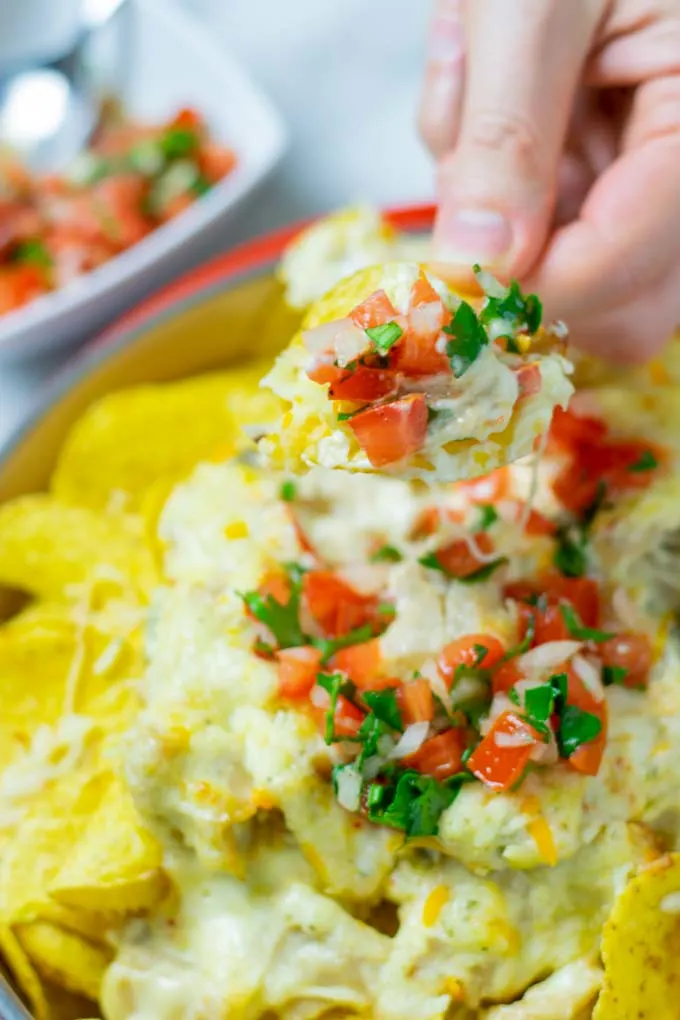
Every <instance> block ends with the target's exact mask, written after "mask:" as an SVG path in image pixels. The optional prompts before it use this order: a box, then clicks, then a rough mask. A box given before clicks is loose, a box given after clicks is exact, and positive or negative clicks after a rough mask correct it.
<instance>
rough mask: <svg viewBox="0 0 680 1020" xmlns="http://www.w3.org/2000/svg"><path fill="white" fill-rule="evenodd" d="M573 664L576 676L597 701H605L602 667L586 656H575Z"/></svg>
mask: <svg viewBox="0 0 680 1020" xmlns="http://www.w3.org/2000/svg"><path fill="white" fill-rule="evenodd" d="M571 664H572V666H573V668H574V672H575V673H576V675H577V676H578V677H579V679H580V680H582V681H583V686H584V687H585V688H586V689H587V690H588V691H589V692H590V694H592V696H593V697H594V699H595V701H604V685H603V683H602V674H601V670H600V667H599V666H596V665H595V663H594V662H593V661H592V659H587V658H586V657H585V656H584V655H575V656H574V658H573V659H572V660H571Z"/></svg>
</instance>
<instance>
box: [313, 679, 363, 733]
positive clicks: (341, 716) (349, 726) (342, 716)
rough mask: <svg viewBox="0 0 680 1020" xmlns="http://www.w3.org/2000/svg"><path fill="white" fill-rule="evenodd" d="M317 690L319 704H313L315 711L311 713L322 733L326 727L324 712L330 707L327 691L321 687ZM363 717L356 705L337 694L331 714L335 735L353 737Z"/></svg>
mask: <svg viewBox="0 0 680 1020" xmlns="http://www.w3.org/2000/svg"><path fill="white" fill-rule="evenodd" d="M317 690H318V691H319V692H320V693H319V697H318V701H319V704H318V705H316V706H315V708H316V711H315V712H313V715H315V717H316V721H317V724H318V726H319V729H320V730H321V731H322V733H323V732H324V730H325V728H326V714H327V712H328V709H329V708H330V703H331V699H330V695H329V694H328V691H325V690H323V688H321V687H319V688H317ZM365 717H366V716H365V713H364V712H362V711H361V709H360V708H359V707H358V706H357V705H354V704H352V702H351V701H348V700H347V698H345V697H344V696H343V695H342V694H339V695H338V700H337V701H336V703H335V713H334V716H333V726H334V729H335V735H336V736H337V737H355V736H356V735H357V733H358V732H359V728H360V726H361V724H362V722H363V721H364V719H365Z"/></svg>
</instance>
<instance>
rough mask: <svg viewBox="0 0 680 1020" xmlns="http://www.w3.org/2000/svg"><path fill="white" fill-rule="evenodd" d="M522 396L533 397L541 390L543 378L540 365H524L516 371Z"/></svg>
mask: <svg viewBox="0 0 680 1020" xmlns="http://www.w3.org/2000/svg"><path fill="white" fill-rule="evenodd" d="M515 375H516V376H517V385H518V386H519V395H520V397H531V396H533V395H534V394H535V393H540V392H541V385H542V383H543V378H542V376H541V370H540V368H539V367H538V365H536V364H533V365H522V366H521V367H520V368H518V369H517V371H516V372H515Z"/></svg>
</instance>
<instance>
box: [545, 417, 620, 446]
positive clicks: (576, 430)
mask: <svg viewBox="0 0 680 1020" xmlns="http://www.w3.org/2000/svg"><path fill="white" fill-rule="evenodd" d="M606 435H607V426H606V425H605V424H604V422H603V421H600V419H599V418H587V417H580V416H579V415H577V414H574V412H573V411H570V410H566V411H565V410H564V409H563V408H562V407H556V408H555V410H554V412H553V416H552V421H551V423H550V439H551V440H553V441H554V442H556V443H557V444H558V445H559V446H561V447H563V448H564V449H567V450H571V449H573V448H574V447H578V446H581V445H583V444H587V445H592V444H593V443H601V442H602V441H603V440H604V438H605V436H606Z"/></svg>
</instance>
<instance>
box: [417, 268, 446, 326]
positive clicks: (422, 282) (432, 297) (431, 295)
mask: <svg viewBox="0 0 680 1020" xmlns="http://www.w3.org/2000/svg"><path fill="white" fill-rule="evenodd" d="M434 301H439V303H440V304H441V305H442V308H443V307H444V306H443V302H442V299H441V298H440V296H439V294H438V293H437V291H436V290H435V289H434V287H433V286H432V284H431V283H430V281H429V280H428V278H427V277H426V276H425V273H420V274H419V276H418V279H417V280H416V282H415V283H414V284H413V286H412V287H411V298H410V301H409V304H410V306H411V308H417V307H418V306H419V305H429V304H432V303H433V302H434ZM449 317H450V316H449Z"/></svg>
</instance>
